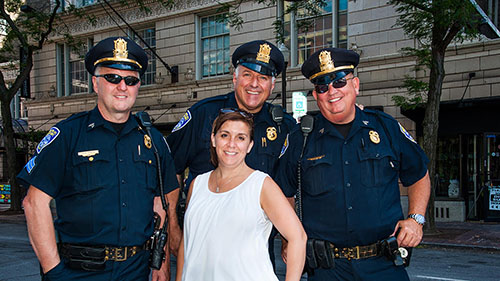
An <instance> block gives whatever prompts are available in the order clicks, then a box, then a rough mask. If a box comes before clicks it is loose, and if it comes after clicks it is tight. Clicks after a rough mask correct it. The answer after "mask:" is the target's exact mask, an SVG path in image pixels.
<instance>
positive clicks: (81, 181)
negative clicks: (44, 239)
mask: <svg viewBox="0 0 500 281" xmlns="http://www.w3.org/2000/svg"><path fill="white" fill-rule="evenodd" d="M145 135H146V133H145V131H144V130H143V129H141V128H140V126H139V124H138V123H137V121H136V119H135V118H134V117H133V116H132V115H130V117H129V119H128V121H127V122H126V123H125V125H124V127H123V129H122V131H121V133H120V135H118V134H117V133H116V131H115V130H114V129H113V127H112V125H111V123H110V122H107V121H106V120H104V119H103V117H102V116H101V114H100V113H99V110H98V109H97V107H96V108H95V109H94V110H92V111H89V112H82V113H79V114H76V115H73V116H72V117H70V118H68V119H66V120H63V121H61V122H59V123H58V124H56V125H55V127H53V128H52V129H51V130H50V131H49V133H48V135H47V136H46V137H45V138H44V139H43V140H42V141H41V142H40V144H39V145H38V147H37V151H36V153H35V155H34V156H33V157H32V158H31V160H30V161H29V162H28V164H26V166H25V167H24V168H23V170H22V171H21V172H20V173H19V175H18V178H19V180H20V181H21V183H22V184H23V185H25V186H26V187H28V186H29V185H33V186H35V187H36V188H38V189H40V190H42V191H43V192H45V193H47V194H48V195H50V196H51V197H53V198H55V200H56V207H57V219H56V220H55V223H54V224H55V228H56V230H57V232H58V234H59V235H60V236H59V237H60V241H61V242H65V243H82V244H90V245H110V246H132V245H142V244H143V243H144V242H145V241H146V240H147V239H148V238H149V237H150V236H151V234H152V232H153V199H154V196H158V195H159V191H158V187H157V174H156V160H155V157H154V153H153V148H148V146H149V144H147V137H145ZM152 135H153V141H154V144H155V145H156V147H157V148H158V151H159V154H160V159H161V168H162V177H163V182H164V192H165V193H167V192H169V191H171V190H173V189H175V188H177V186H178V184H177V180H176V177H175V169H174V165H173V160H172V157H171V155H170V152H169V149H168V146H167V143H166V141H165V139H164V138H163V136H162V135H161V133H160V132H159V131H158V130H156V129H152Z"/></svg>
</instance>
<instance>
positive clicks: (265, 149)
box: [167, 40, 296, 262]
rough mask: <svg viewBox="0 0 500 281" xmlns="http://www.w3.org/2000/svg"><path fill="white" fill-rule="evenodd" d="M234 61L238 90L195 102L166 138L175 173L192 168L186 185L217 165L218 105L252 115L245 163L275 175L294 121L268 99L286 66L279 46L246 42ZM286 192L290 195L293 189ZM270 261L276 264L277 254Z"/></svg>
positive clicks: (234, 76)
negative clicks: (213, 137)
mask: <svg viewBox="0 0 500 281" xmlns="http://www.w3.org/2000/svg"><path fill="white" fill-rule="evenodd" d="M232 63H233V66H234V67H235V71H234V74H233V84H234V92H231V93H228V94H226V95H220V96H215V97H211V98H207V99H204V100H202V101H200V102H198V103H196V104H194V105H193V106H192V107H191V108H189V109H188V110H187V111H186V113H185V114H184V116H183V117H182V119H181V120H180V121H179V123H178V124H177V125H176V126H175V127H174V129H173V130H172V134H170V135H169V136H167V141H168V143H169V145H170V147H171V148H172V152H173V154H172V155H173V158H174V161H175V166H176V169H177V174H183V172H184V170H185V169H186V168H189V176H188V179H187V180H186V186H187V187H188V186H189V184H190V182H191V180H192V179H194V178H195V177H196V176H197V175H199V174H202V173H205V172H208V171H210V170H213V169H214V167H213V165H212V164H211V163H210V151H209V148H210V134H211V128H212V123H213V121H214V120H215V118H216V117H217V115H218V113H219V110H220V109H222V108H239V109H242V110H245V111H247V112H250V113H252V114H253V116H254V124H255V127H254V128H255V135H254V143H255V145H254V146H253V148H252V150H251V151H250V153H249V154H248V155H247V157H246V163H247V164H248V166H250V167H251V168H253V169H256V170H260V171H263V172H265V173H267V174H269V175H270V176H271V177H273V176H274V175H275V172H276V166H277V162H278V156H279V154H280V151H281V148H282V146H283V143H284V142H285V139H286V138H287V135H288V132H289V130H290V129H291V128H292V127H293V126H294V125H295V124H296V122H295V119H293V118H292V117H291V116H290V115H288V114H286V113H283V110H282V109H281V107H279V106H275V105H273V104H270V103H267V102H266V100H267V99H268V98H269V95H270V94H271V92H272V90H273V89H274V83H275V78H276V77H277V76H278V75H279V74H280V73H281V71H282V70H283V67H284V59H283V54H282V53H281V51H280V50H279V49H278V48H277V47H276V46H274V45H273V44H271V43H270V42H267V41H263V40H257V41H251V42H248V43H245V44H243V45H241V46H239V47H238V48H237V49H236V50H235V51H234V53H233V55H232ZM273 110H276V111H278V110H279V111H280V113H281V114H280V116H282V117H281V118H278V117H279V116H278V115H277V114H274V115H273V114H272V111H273ZM276 111H275V113H276ZM273 116H274V117H273ZM285 195H286V196H287V197H292V196H293V195H294V193H293V192H292V193H290V194H285ZM273 237H274V236H273V235H272V237H271V238H273ZM272 241H273V240H272V239H271V242H272ZM272 245H273V244H270V247H269V248H270V251H272V248H273V247H272ZM272 260H273V262H274V257H273V258H272Z"/></svg>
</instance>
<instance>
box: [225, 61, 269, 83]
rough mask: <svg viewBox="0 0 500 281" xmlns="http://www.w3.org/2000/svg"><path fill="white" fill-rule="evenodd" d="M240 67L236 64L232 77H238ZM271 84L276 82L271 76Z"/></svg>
mask: <svg viewBox="0 0 500 281" xmlns="http://www.w3.org/2000/svg"><path fill="white" fill-rule="evenodd" d="M240 66H241V64H238V66H237V67H236V69H235V70H234V75H236V77H238V73H239V69H240ZM271 77H272V78H271V82H272V83H273V84H274V81H275V80H276V77H274V76H271Z"/></svg>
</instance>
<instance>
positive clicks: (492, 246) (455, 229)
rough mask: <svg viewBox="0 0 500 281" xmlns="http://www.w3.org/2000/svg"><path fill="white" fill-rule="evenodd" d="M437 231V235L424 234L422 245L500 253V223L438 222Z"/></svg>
mask: <svg viewBox="0 0 500 281" xmlns="http://www.w3.org/2000/svg"><path fill="white" fill-rule="evenodd" d="M436 230H437V231H436V233H424V239H423V240H422V243H421V244H420V245H422V246H432V247H451V248H472V249H482V250H488V251H499V252H500V223H497V222H480V221H467V222H436Z"/></svg>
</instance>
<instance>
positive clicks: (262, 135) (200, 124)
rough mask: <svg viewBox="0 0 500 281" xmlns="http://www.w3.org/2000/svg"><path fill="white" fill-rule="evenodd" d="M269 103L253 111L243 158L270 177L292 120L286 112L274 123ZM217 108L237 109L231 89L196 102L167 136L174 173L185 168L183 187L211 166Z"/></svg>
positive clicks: (291, 125)
mask: <svg viewBox="0 0 500 281" xmlns="http://www.w3.org/2000/svg"><path fill="white" fill-rule="evenodd" d="M272 106H273V105H272V104H270V103H265V104H264V106H263V107H262V110H261V111H260V112H259V113H256V114H254V145H253V148H252V150H251V151H250V153H249V154H248V155H247V157H246V163H247V165H248V166H250V167H251V168H253V169H256V170H260V171H262V172H265V173H267V174H269V175H270V176H271V177H274V175H275V173H276V166H277V162H278V156H279V155H280V151H281V148H282V146H283V143H284V142H285V139H286V137H287V135H288V132H289V131H290V129H291V128H292V127H293V126H294V125H295V124H296V122H295V119H293V118H292V117H291V116H290V115H288V114H284V118H283V121H282V124H280V125H279V126H278V124H277V123H276V122H274V121H273V119H272V116H271V114H270V113H269V110H270V108H271V107H272ZM221 108H238V104H237V103H236V98H235V96H234V92H231V93H229V94H226V95H220V96H216V97H212V98H207V99H204V100H202V101H200V102H198V103H196V104H195V105H193V106H192V107H191V108H190V109H188V111H187V112H186V114H184V117H183V118H182V119H181V120H180V121H179V123H178V124H177V125H176V126H175V127H174V129H173V130H172V134H170V135H169V136H167V141H168V144H169V145H170V147H171V148H172V155H173V158H174V161H175V167H176V169H177V173H178V174H181V173H183V171H184V170H185V169H186V168H188V167H189V172H190V174H189V178H188V181H187V182H186V187H189V183H190V181H191V180H192V179H193V178H194V177H196V176H197V175H199V174H202V173H205V172H208V171H210V170H213V169H214V167H213V165H212V164H211V163H210V135H211V130H212V125H213V122H214V120H215V118H216V117H217V115H218V114H219V110H220V109H221ZM293 194H294V193H291V194H285V195H287V196H293Z"/></svg>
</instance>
